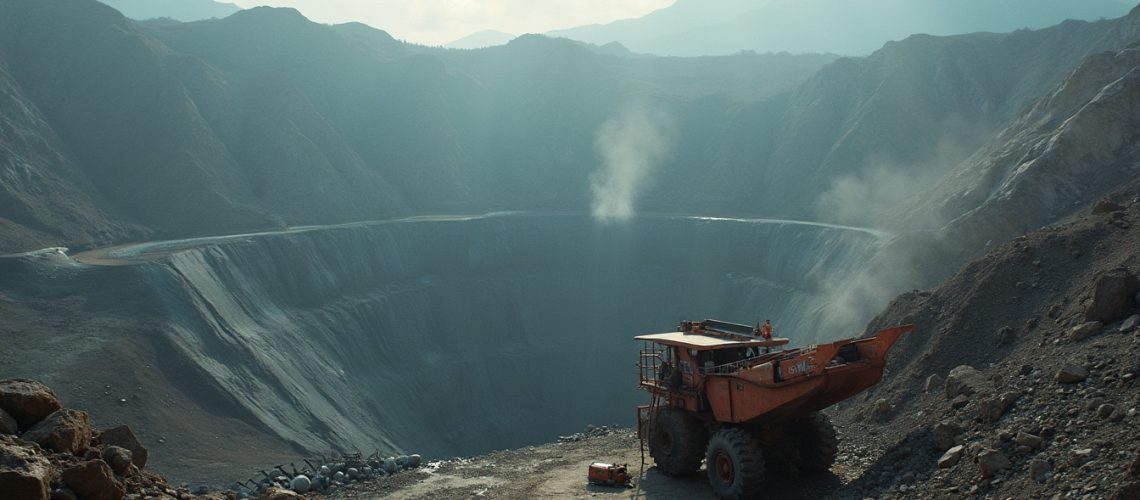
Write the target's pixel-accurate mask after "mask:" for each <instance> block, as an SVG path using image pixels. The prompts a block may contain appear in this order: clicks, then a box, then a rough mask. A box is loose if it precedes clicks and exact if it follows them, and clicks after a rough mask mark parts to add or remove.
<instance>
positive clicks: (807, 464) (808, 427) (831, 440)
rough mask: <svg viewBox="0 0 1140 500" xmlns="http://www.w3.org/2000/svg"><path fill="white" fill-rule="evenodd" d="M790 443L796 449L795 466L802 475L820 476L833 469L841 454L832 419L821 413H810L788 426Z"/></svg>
mask: <svg viewBox="0 0 1140 500" xmlns="http://www.w3.org/2000/svg"><path fill="white" fill-rule="evenodd" d="M788 431H789V433H790V436H788V437H789V438H791V439H793V440H794V441H793V442H791V443H789V444H790V445H792V446H794V447H795V452H794V458H793V465H794V466H795V467H796V468H797V469H799V471H800V473H801V474H805V475H807V474H819V473H822V472H827V471H828V470H829V469H831V465H832V464H834V463H835V455H836V454H837V453H838V452H839V436H838V435H837V434H836V433H835V426H833V425H831V419H830V418H828V417H827V415H824V414H822V413H819V412H815V413H810V414H808V415H806V416H804V417H801V418H799V419H797V420H795V421H794V422H793V423H792V424H791V425H789V426H788Z"/></svg>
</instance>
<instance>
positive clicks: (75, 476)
mask: <svg viewBox="0 0 1140 500" xmlns="http://www.w3.org/2000/svg"><path fill="white" fill-rule="evenodd" d="M63 483H64V484H66V485H67V487H68V488H69V489H71V491H74V492H75V494H76V495H78V496H79V498H83V499H89V500H119V499H121V498H123V486H122V485H121V484H119V482H118V481H116V480H115V475H114V473H113V472H111V468H110V467H109V466H107V463H106V462H104V461H102V460H89V461H87V462H82V463H80V464H78V465H75V466H72V467H69V468H68V469H66V470H64V471H63Z"/></svg>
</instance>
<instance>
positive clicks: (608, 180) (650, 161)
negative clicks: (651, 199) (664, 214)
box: [590, 104, 673, 223]
mask: <svg viewBox="0 0 1140 500" xmlns="http://www.w3.org/2000/svg"><path fill="white" fill-rule="evenodd" d="M672 123H673V119H672V117H671V116H670V115H669V114H668V113H666V112H664V111H661V110H658V109H651V108H650V107H648V106H647V105H645V104H635V105H631V106H628V107H626V108H625V109H624V110H622V112H621V113H619V114H618V115H616V116H614V117H611V118H610V119H608V120H606V122H605V123H603V124H602V126H601V127H600V128H598V131H597V133H596V134H595V136H594V149H595V150H597V152H598V155H600V156H601V158H602V164H601V165H600V166H599V168H598V170H596V171H595V172H594V173H593V174H591V175H590V191H591V193H592V195H593V200H592V201H591V203H590V214H591V215H592V216H593V217H594V219H595V220H596V221H598V222H602V223H613V222H619V221H625V220H628V219H629V218H630V217H633V215H634V212H635V205H636V202H637V197H638V196H639V195H640V194H641V192H642V191H644V189H645V188H646V186H647V185H648V184H649V183H650V182H651V181H652V174H653V171H654V170H656V168H657V167H658V165H660V164H661V162H662V161H664V160H665V159H666V158H667V157H668V156H669V154H670V151H671V147H670V137H671V135H672V128H673V125H672Z"/></svg>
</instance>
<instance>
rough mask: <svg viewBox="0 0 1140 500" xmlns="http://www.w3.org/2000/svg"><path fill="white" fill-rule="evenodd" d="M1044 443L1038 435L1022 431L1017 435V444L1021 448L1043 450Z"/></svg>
mask: <svg viewBox="0 0 1140 500" xmlns="http://www.w3.org/2000/svg"><path fill="white" fill-rule="evenodd" d="M1042 441H1043V440H1042V439H1041V436H1038V435H1036V434H1030V433H1028V432H1025V431H1020V432H1018V433H1017V438H1016V442H1017V444H1018V445H1019V446H1025V447H1028V448H1032V449H1034V450H1036V449H1038V448H1041V443H1042Z"/></svg>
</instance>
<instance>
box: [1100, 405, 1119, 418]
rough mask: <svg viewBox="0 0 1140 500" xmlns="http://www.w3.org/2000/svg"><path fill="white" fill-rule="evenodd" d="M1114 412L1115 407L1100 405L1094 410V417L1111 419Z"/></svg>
mask: <svg viewBox="0 0 1140 500" xmlns="http://www.w3.org/2000/svg"><path fill="white" fill-rule="evenodd" d="M1115 411H1116V407H1115V406H1113V405H1110V404H1107V403H1106V404H1102V405H1100V406H1098V407H1097V408H1096V416H1098V417H1100V418H1108V417H1111V416H1112V414H1113V412H1115Z"/></svg>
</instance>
